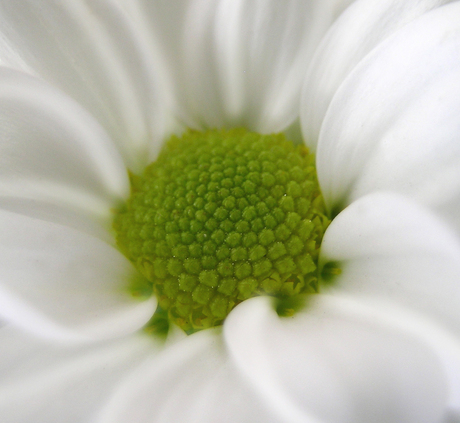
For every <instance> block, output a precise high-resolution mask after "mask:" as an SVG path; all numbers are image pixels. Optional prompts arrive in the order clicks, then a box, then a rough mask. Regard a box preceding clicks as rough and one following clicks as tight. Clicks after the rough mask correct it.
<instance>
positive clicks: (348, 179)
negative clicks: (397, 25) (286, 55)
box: [318, 2, 460, 226]
mask: <svg viewBox="0 0 460 423" xmlns="http://www.w3.org/2000/svg"><path fill="white" fill-rule="evenodd" d="M459 45H460V3H458V2H455V3H452V4H449V5H446V6H443V7H441V8H438V9H436V10H434V11H431V12H429V13H427V14H425V15H424V16H422V17H421V18H419V19H417V20H415V21H413V22H412V23H411V24H409V25H407V26H405V27H404V28H402V29H401V30H400V31H398V32H396V33H395V34H394V35H393V36H392V37H390V38H388V39H387V40H386V41H385V42H384V43H382V44H381V45H380V46H379V47H378V48H377V49H375V50H374V51H373V52H372V53H370V54H369V55H368V56H367V57H366V58H365V59H364V60H363V61H362V62H361V63H360V64H359V66H357V67H356V68H355V70H354V71H353V72H352V73H351V74H350V76H349V77H348V78H347V79H346V81H345V82H344V83H343V84H342V86H341V88H340V89H339V91H338V92H337V94H336V96H335V97H334V99H333V101H332V103H331V105H330V107H329V109H328V112H327V115H326V117H325V119H324V122H323V126H322V131H321V134H320V141H319V145H318V176H319V180H320V184H321V186H322V189H323V193H324V196H325V199H326V201H327V203H328V205H329V207H331V208H337V207H338V206H340V205H345V204H348V203H350V201H352V200H353V199H356V198H358V197H360V196H362V195H364V194H366V193H369V192H372V191H375V190H379V189H384V190H388V189H389V190H394V191H398V192H402V193H404V194H407V195H409V196H412V197H414V198H416V199H417V200H419V201H421V202H423V203H425V204H428V205H430V206H432V207H434V208H436V209H437V210H438V211H440V212H442V213H443V214H444V215H445V216H446V217H447V218H448V219H450V220H451V221H452V222H454V223H456V224H457V225H458V226H460V218H459V215H458V207H459V205H460V143H459V135H458V134H459V130H460V118H459V116H460V83H459V81H460V49H459Z"/></svg>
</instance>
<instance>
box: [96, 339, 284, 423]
mask: <svg viewBox="0 0 460 423" xmlns="http://www.w3.org/2000/svg"><path fill="white" fill-rule="evenodd" d="M97 421H98V423H121V422H128V421H135V422H136V423H153V422H155V423H160V422H161V423H176V422H181V423H215V422H219V423H221V422H222V423H227V422H228V423H233V422H239V423H252V422H264V423H265V422H266V423H281V422H286V420H285V419H277V418H276V416H274V415H273V414H272V413H271V412H270V409H269V408H268V407H267V406H266V405H265V404H264V403H263V402H261V401H260V400H259V398H258V396H257V395H255V393H254V392H253V391H252V390H251V389H250V388H249V387H248V386H247V385H246V383H245V381H244V380H242V379H241V378H240V377H239V375H238V371H237V370H236V369H235V368H234V366H233V364H232V362H231V358H229V356H228V353H227V351H226V350H225V346H224V345H222V340H221V338H220V336H218V333H216V330H207V331H203V332H199V333H197V334H194V335H192V336H190V337H188V338H187V339H184V340H182V341H180V342H179V343H177V344H175V345H173V346H171V347H169V348H167V349H165V350H164V351H163V352H162V353H161V354H160V355H158V356H157V357H154V358H152V359H151V360H148V361H146V362H144V363H143V364H142V365H140V366H139V368H138V369H137V370H136V372H134V373H133V374H132V376H131V377H130V378H129V379H127V380H126V382H124V383H122V384H121V385H120V386H119V387H118V389H117V390H116V391H115V395H114V396H113V397H112V399H111V401H110V402H109V404H108V405H107V406H106V407H105V409H104V410H103V411H102V413H101V418H100V419H99V420H97Z"/></svg>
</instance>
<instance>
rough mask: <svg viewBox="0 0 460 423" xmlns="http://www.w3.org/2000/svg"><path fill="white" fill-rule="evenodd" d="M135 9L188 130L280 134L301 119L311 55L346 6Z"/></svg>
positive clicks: (225, 0)
mask: <svg viewBox="0 0 460 423" xmlns="http://www.w3.org/2000/svg"><path fill="white" fill-rule="evenodd" d="M135 3H136V4H137V8H138V13H137V14H138V15H139V16H144V18H145V16H147V18H146V20H148V21H149V22H150V28H151V31H152V33H154V38H156V39H157V40H159V43H160V45H162V51H163V52H164V55H165V57H166V62H167V66H168V69H169V71H170V73H171V74H172V75H173V84H174V86H175V87H174V88H175V95H176V99H177V105H178V107H179V111H178V115H179V117H180V118H182V119H183V120H184V121H185V123H186V124H187V125H189V126H194V127H221V126H227V127H228V126H235V125H237V126H246V127H247V128H249V129H252V130H256V131H261V132H277V131H280V130H283V129H285V128H286V127H287V126H288V125H289V124H290V123H292V121H293V120H294V119H295V118H296V117H297V116H298V101H299V91H300V87H301V84H302V82H303V78H304V73H305V71H306V68H307V66H308V63H309V61H310V59H311V56H312V54H313V51H314V49H315V47H316V45H317V43H318V42H319V40H320V38H321V36H322V35H323V34H324V33H325V32H326V30H327V29H328V28H329V26H330V24H331V23H332V22H333V21H334V19H335V18H336V17H337V16H338V14H339V13H340V12H341V11H342V10H343V9H344V8H345V7H346V6H347V5H348V4H349V3H351V1H349V0H328V1H321V2H316V1H305V0H289V1H284V2H279V1H276V0H270V1H265V0H264V1H253V2H247V1H241V0H238V1H235V0H221V1H204V2H203V1H189V2H185V4H184V2H173V3H174V5H173V6H170V4H169V2H168V3H167V4H166V3H164V4H162V3H161V2H158V4H152V2H146V1H138V2H135ZM179 4H180V5H181V7H179ZM139 9H140V10H142V12H144V13H139ZM172 28H176V29H177V30H174V31H172ZM172 32H174V34H173V33H172Z"/></svg>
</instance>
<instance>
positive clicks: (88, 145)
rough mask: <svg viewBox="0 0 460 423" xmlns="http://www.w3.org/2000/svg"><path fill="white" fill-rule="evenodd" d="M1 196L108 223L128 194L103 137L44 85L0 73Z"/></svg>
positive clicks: (18, 75) (121, 168)
mask: <svg viewBox="0 0 460 423" xmlns="http://www.w3.org/2000/svg"><path fill="white" fill-rule="evenodd" d="M0 122H1V125H0V196H14V197H20V198H27V199H32V200H41V201H47V202H50V203H53V204H56V205H60V206H68V207H72V208H73V209H75V210H82V211H84V212H85V213H87V214H89V215H92V216H94V217H95V218H101V217H102V218H105V219H110V209H111V208H112V207H114V206H115V205H117V203H118V202H121V201H122V200H123V199H124V198H126V197H127V196H128V195H129V181H128V175H127V171H126V167H125V166H124V163H123V161H122V159H121V156H120V155H119V153H118V151H117V150H116V148H115V146H114V144H113V143H112V141H111V140H110V138H109V137H108V136H107V134H106V132H105V131H104V130H103V129H102V128H101V127H100V126H99V124H98V123H97V122H96V121H95V120H94V118H93V117H92V116H91V115H89V114H88V113H87V112H86V111H85V110H84V109H82V108H81V107H80V106H79V105H78V104H77V103H75V102H74V101H72V100H71V99H70V98H69V97H67V96H65V95H63V94H62V93H61V92H60V91H59V90H56V89H55V88H53V87H51V86H50V85H48V84H46V83H44V82H43V81H41V80H39V79H37V78H33V77H30V76H28V75H26V74H23V73H21V72H17V71H14V70H10V69H7V68H0Z"/></svg>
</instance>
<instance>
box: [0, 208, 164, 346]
mask: <svg viewBox="0 0 460 423" xmlns="http://www.w3.org/2000/svg"><path fill="white" fill-rule="evenodd" d="M138 277H140V276H139V275H138V273H137V271H136V270H135V269H134V267H133V266H132V265H131V263H130V262H129V261H128V260H127V259H126V258H125V257H124V256H123V255H122V254H121V253H120V252H119V251H117V250H116V249H115V248H114V247H112V246H111V245H108V244H106V243H105V242H103V241H102V240H100V239H97V238H94V237H93V236H90V235H88V234H87V233H83V232H80V231H76V230H75V229H73V228H71V227H68V226H62V225H60V224H57V223H53V222H50V221H45V220H39V219H37V218H35V217H29V216H27V215H21V214H17V213H12V212H9V211H5V210H0V316H1V317H2V318H4V319H6V320H9V321H11V322H12V323H14V324H16V325H19V326H21V327H23V328H25V329H27V330H29V331H32V332H34V333H36V334H37V335H40V336H44V337H51V338H58V339H65V340H69V341H86V340H94V339H100V338H111V337H116V336H121V335H124V334H127V333H131V332H133V331H136V330H138V329H139V328H140V327H142V326H143V325H144V324H145V323H146V322H147V321H148V320H149V318H150V317H151V316H152V314H153V311H154V309H155V303H156V301H155V299H154V298H150V299H149V300H146V301H140V300H139V299H136V298H134V297H133V296H132V295H131V294H130V293H129V285H130V284H131V283H133V282H134V280H135V279H136V278H138Z"/></svg>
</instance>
